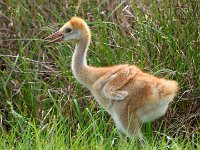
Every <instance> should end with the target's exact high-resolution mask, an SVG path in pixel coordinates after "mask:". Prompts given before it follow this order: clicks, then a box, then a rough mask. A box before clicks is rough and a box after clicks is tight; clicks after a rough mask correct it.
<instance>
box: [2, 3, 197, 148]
mask: <svg viewBox="0 0 200 150" xmlns="http://www.w3.org/2000/svg"><path fill="white" fill-rule="evenodd" d="M0 3H1V5H0V8H1V10H2V11H1V16H0V18H1V22H2V23H1V24H0V27H1V30H0V33H1V34H0V35H1V36H0V43H1V47H0V149H86V148H88V149H137V148H138V146H137V145H136V144H135V142H134V140H133V141H132V140H124V139H123V138H122V137H121V135H120V134H119V132H118V130H117V129H116V128H115V126H114V124H113V121H112V119H111V118H110V116H109V115H108V114H107V113H106V112H105V111H104V110H103V109H101V108H100V107H99V106H98V105H97V104H96V102H95V100H94V98H93V97H92V95H91V94H90V93H89V91H87V89H85V88H83V87H82V86H81V85H80V84H79V83H78V82H77V81H76V80H75V79H74V77H73V75H72V72H71V68H70V62H71V57H72V53H73V48H74V47H73V46H72V45H68V44H67V43H62V44H55V45H51V46H49V47H47V46H45V45H44V42H43V40H42V39H43V38H44V37H45V36H46V35H48V34H50V33H52V32H53V31H54V30H56V29H58V28H59V27H61V26H62V25H63V24H64V23H65V22H66V21H67V20H69V19H70V18H71V17H72V16H74V15H78V16H81V17H83V18H85V19H86V20H87V22H88V24H89V25H90V28H91V30H92V43H91V46H90V52H89V55H88V63H89V64H90V65H94V66H110V65H114V64H120V63H129V64H136V65H137V66H139V67H141V68H142V69H143V70H145V71H147V72H150V73H152V74H154V75H156V76H159V77H165V78H168V79H174V80H177V81H178V82H179V84H180V87H181V88H180V91H179V94H178V96H177V97H176V98H175V100H174V102H173V104H172V106H171V107H170V109H169V110H168V112H167V114H166V115H165V116H164V117H162V118H161V119H159V120H157V121H156V122H154V123H152V124H147V125H144V127H143V129H142V130H143V133H144V134H145V137H146V141H145V144H144V147H143V149H188V150H190V149H198V148H199V147H200V142H199V140H200V138H199V137H200V136H199V135H200V134H199V132H200V123H199V120H200V68H199V66H200V61H199V60H200V51H199V50H200V42H199V41H200V37H199V24H200V22H199V20H200V18H199V16H200V12H199V11H200V8H199V7H200V4H199V1H198V0H191V1H188V0H177V1H149V0H148V1H143V0H141V1H137V2H136V1H133V0H130V1H129V0H125V1H114V0H109V2H108V1H107V0H103V1H98V0H95V1H94V0H93V1H92V0H87V1H81V0H80V1H51V2H47V1H44V0H40V1H39V0H35V1H30V0H21V1H17V0H4V1H1V2H0Z"/></svg>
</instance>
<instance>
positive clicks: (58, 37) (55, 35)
mask: <svg viewBox="0 0 200 150" xmlns="http://www.w3.org/2000/svg"><path fill="white" fill-rule="evenodd" d="M56 37H57V38H56ZM51 38H55V39H54V40H52V41H50V42H48V43H47V44H51V43H56V42H61V41H62V40H63V38H64V34H62V33H61V32H60V31H59V30H58V31H56V32H54V33H53V34H51V35H49V36H47V37H45V38H44V40H48V39H51Z"/></svg>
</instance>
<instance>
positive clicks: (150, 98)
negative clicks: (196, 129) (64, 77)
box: [46, 17, 178, 139]
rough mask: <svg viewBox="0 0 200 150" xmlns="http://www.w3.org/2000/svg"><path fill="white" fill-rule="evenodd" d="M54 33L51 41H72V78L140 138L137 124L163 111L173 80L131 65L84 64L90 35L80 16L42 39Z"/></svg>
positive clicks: (175, 85) (171, 93) (125, 131)
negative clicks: (99, 65) (54, 38)
mask: <svg viewBox="0 0 200 150" xmlns="http://www.w3.org/2000/svg"><path fill="white" fill-rule="evenodd" d="M54 36H59V37H58V38H57V39H56V40H53V41H52V42H56V41H73V42H75V44H76V48H75V51H74V54H73V58H72V70H73V74H74V76H75V78H76V79H77V80H78V81H79V82H80V83H81V84H82V85H84V86H85V87H87V88H88V89H89V90H90V91H91V93H92V94H93V95H94V97H95V99H96V100H97V102H98V103H99V104H100V105H101V106H102V107H103V108H104V109H105V110H106V111H107V112H108V113H109V114H110V115H111V116H112V118H113V119H114V122H115V124H116V126H117V128H118V129H119V130H120V131H121V132H122V133H123V134H125V135H127V136H129V137H132V136H133V135H137V136H138V137H139V138H140V139H141V137H142V134H141V132H140V126H141V124H142V123H145V122H149V121H153V120H155V119H157V118H159V117H161V116H162V115H164V114H165V112H166V110H167V108H168V104H169V102H171V101H172V100H173V98H174V97H175V96H176V93H177V91H178V83H177V82H176V81H173V80H165V79H161V78H157V77H154V76H152V75H150V74H147V73H145V72H143V71H142V70H140V69H139V68H138V67H136V66H134V65H126V64H125V65H116V66H112V67H93V66H88V65H87V62H86V55H87V50H88V46H89V44H90V38H91V35H90V30H89V28H88V26H87V24H86V23H85V21H84V20H82V19H81V18H78V17H73V18H72V19H71V20H70V21H68V22H67V23H66V24H65V25H64V26H63V27H62V28H61V29H60V30H59V31H57V32H56V33H54V34H52V35H50V36H48V37H47V38H46V39H48V38H52V37H54ZM52 42H50V43H52Z"/></svg>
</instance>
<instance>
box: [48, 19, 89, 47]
mask: <svg viewBox="0 0 200 150" xmlns="http://www.w3.org/2000/svg"><path fill="white" fill-rule="evenodd" d="M90 36H91V35H90V29H89V27H88V25H87V24H86V22H85V21H84V20H83V19H81V18H79V17H73V18H71V20H69V21H68V22H67V23H65V24H64V25H63V27H61V28H60V29H59V30H58V31H56V32H54V33H53V34H51V35H49V36H47V37H46V38H45V39H44V40H47V39H51V38H55V39H54V40H52V41H50V42H49V43H48V44H51V43H55V42H62V41H68V42H75V43H77V42H79V41H82V42H83V41H84V40H85V41H86V42H88V40H90Z"/></svg>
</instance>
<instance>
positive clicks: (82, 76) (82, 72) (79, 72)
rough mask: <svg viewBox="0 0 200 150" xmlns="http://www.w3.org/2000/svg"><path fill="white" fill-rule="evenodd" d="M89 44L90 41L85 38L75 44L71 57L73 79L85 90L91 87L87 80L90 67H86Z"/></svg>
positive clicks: (89, 81) (88, 79)
mask: <svg viewBox="0 0 200 150" xmlns="http://www.w3.org/2000/svg"><path fill="white" fill-rule="evenodd" d="M89 44H90V39H89V38H86V39H84V40H82V41H79V42H78V43H77V44H76V47H75V51H74V54H73V57H72V70H73V74H74V76H75V78H76V79H77V80H78V81H79V82H80V83H81V84H83V85H84V86H86V87H87V88H90V87H91V84H92V83H91V80H90V78H89V74H91V72H90V66H88V65H87V60H86V56H87V51H88V47H89Z"/></svg>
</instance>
